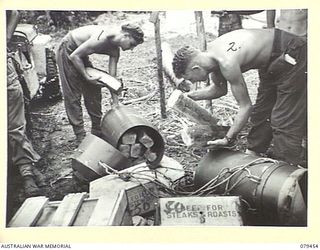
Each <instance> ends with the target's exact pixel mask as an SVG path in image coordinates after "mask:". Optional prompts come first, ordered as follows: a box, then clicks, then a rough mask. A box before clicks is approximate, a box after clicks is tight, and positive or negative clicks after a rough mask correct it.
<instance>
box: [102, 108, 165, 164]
mask: <svg viewBox="0 0 320 250" xmlns="http://www.w3.org/2000/svg"><path fill="white" fill-rule="evenodd" d="M101 131H102V134H103V138H104V139H105V140H106V141H107V142H109V143H110V144H111V145H112V146H114V147H116V148H117V149H119V147H121V143H122V139H123V137H124V136H125V135H126V134H128V133H137V134H141V133H145V134H147V135H148V136H149V137H150V138H151V139H152V141H153V142H154V143H153V145H152V146H150V148H148V150H149V151H151V152H153V153H154V154H155V155H156V156H155V157H154V158H153V159H152V160H146V162H147V163H148V164H149V165H150V166H151V167H157V166H158V164H159V163H160V161H161V159H162V157H163V154H164V140H163V138H162V136H161V134H160V133H159V132H158V130H157V129H156V128H154V126H153V125H152V124H151V123H150V122H148V121H146V120H145V119H143V118H142V117H141V116H140V115H139V114H137V111H135V110H134V109H132V108H129V107H126V106H122V105H120V106H117V107H114V108H112V109H111V110H109V111H108V112H107V113H106V114H105V116H104V117H103V119H102V122H101ZM137 140H138V139H137ZM144 150H147V149H146V148H144Z"/></svg>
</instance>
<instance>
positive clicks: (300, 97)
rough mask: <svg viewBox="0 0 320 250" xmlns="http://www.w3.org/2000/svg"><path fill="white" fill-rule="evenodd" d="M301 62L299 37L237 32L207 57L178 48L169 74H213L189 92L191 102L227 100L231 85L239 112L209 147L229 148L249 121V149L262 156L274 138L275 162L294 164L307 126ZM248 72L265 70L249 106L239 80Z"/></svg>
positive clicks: (223, 38) (224, 37) (302, 43)
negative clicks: (261, 94)
mask: <svg viewBox="0 0 320 250" xmlns="http://www.w3.org/2000/svg"><path fill="white" fill-rule="evenodd" d="M306 60H307V58H306V42H305V39H303V38H300V37H297V36H295V35H293V34H290V33H287V32H284V31H281V30H278V29H252V30H236V31H232V32H229V33H227V34H224V35H222V36H221V37H218V38H217V39H215V40H214V41H212V42H211V43H209V44H208V49H207V51H206V52H200V51H199V50H197V49H195V48H192V47H190V46H185V47H183V48H181V49H179V50H178V51H177V52H176V54H175V56H174V59H173V70H174V73H175V74H176V76H177V77H178V78H184V79H187V80H190V81H191V82H197V81H205V80H207V78H208V76H209V74H210V73H212V74H211V78H212V80H213V83H212V84H211V85H210V86H208V87H207V88H204V89H200V90H196V91H192V92H189V93H188V96H189V97H190V98H192V99H194V100H208V99H215V98H219V97H221V96H223V95H226V94H227V91H228V87H227V82H229V83H230V88H231V91H232V94H233V96H234V97H235V99H236V100H237V102H238V104H239V112H238V114H237V115H236V117H235V120H234V122H233V124H232V125H231V127H230V129H229V131H228V132H227V134H226V136H225V137H224V138H222V139H217V140H214V141H209V142H208V145H211V147H214V148H218V147H226V146H230V145H232V144H233V143H234V141H235V140H236V137H237V134H238V133H239V132H240V130H241V129H242V128H243V127H244V126H245V124H246V123H247V121H248V118H249V117H250V116H251V120H252V123H253V127H254V129H253V130H251V131H250V133H249V136H250V138H251V140H250V144H249V146H248V147H249V149H250V150H253V151H255V152H259V153H263V152H265V151H266V150H267V149H268V147H269V144H270V142H271V139H272V138H273V139H274V144H275V149H276V150H275V152H276V157H277V158H278V159H281V160H285V161H287V162H289V163H293V164H299V161H300V159H299V153H300V151H301V150H302V149H301V138H302V136H303V134H304V133H303V128H304V126H305V123H306V79H307V77H306ZM249 69H265V71H266V75H265V77H264V78H262V79H261V83H260V86H259V89H258V97H257V101H256V104H255V105H254V106H253V105H252V103H251V100H250V97H249V94H248V89H247V86H246V83H245V81H244V78H243V76H242V73H243V72H245V71H247V70H249ZM260 93H264V95H263V98H260Z"/></svg>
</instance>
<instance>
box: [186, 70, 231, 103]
mask: <svg viewBox="0 0 320 250" xmlns="http://www.w3.org/2000/svg"><path fill="white" fill-rule="evenodd" d="M210 76H211V81H212V84H211V85H210V86H208V87H206V88H203V89H200V90H196V91H191V92H189V93H188V97H190V98H191V99H193V100H195V101H197V100H211V99H217V98H219V97H221V96H224V95H226V94H227V93H228V86H227V81H226V80H225V79H224V78H223V77H222V76H221V73H220V71H219V72H213V73H212V74H210Z"/></svg>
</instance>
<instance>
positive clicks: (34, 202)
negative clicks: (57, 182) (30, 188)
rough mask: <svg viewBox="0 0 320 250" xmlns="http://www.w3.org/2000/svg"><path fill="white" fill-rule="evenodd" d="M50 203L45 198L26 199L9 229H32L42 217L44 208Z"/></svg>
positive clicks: (11, 221)
mask: <svg viewBox="0 0 320 250" xmlns="http://www.w3.org/2000/svg"><path fill="white" fill-rule="evenodd" d="M47 203H48V198H46V197H44V196H39V197H31V198H28V199H26V200H25V201H24V202H23V204H22V206H21V207H20V208H19V210H18V211H17V212H16V214H15V215H14V216H13V218H12V219H11V220H10V222H9V224H8V227H31V226H34V225H35V224H36V222H37V220H38V219H39V217H40V216H41V213H42V211H43V208H44V207H45V205H46V204H47Z"/></svg>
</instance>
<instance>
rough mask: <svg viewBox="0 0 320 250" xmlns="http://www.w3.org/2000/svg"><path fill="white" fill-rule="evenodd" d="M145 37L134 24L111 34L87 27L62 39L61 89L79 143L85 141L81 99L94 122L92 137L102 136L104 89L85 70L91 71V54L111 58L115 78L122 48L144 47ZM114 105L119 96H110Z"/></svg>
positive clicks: (59, 65) (96, 26) (98, 27)
mask: <svg viewBox="0 0 320 250" xmlns="http://www.w3.org/2000/svg"><path fill="white" fill-rule="evenodd" d="M143 37H144V33H143V31H142V30H141V28H140V27H139V26H137V25H135V24H125V25H122V26H121V28H120V29H118V30H111V29H110V28H108V27H105V26H100V25H88V26H83V27H80V28H77V29H75V30H72V31H70V32H69V33H68V34H67V35H66V36H65V37H64V38H63V39H62V42H61V44H60V46H59V48H58V51H57V63H58V68H59V74H60V80H61V86H62V91H63V96H64V103H65V108H66V112H67V116H68V119H69V122H70V124H71V125H72V127H73V131H74V133H75V135H76V141H77V143H80V142H81V141H82V139H83V138H84V137H85V135H86V132H85V129H84V121H83V113H82V107H81V97H82V95H83V98H84V105H85V106H86V109H87V111H88V114H89V116H90V118H91V122H92V128H91V133H92V134H94V135H96V136H100V135H101V129H100V122H101V117H102V112H101V85H100V84H99V83H98V81H97V80H98V78H97V77H93V76H91V75H89V74H88V73H87V72H86V70H85V68H86V67H92V64H91V62H90V61H89V57H88V56H89V55H91V54H94V53H95V54H104V55H109V74H110V75H111V76H114V77H115V76H116V72H117V63H118V60H119V56H120V48H121V49H122V50H129V49H133V48H134V47H136V46H137V45H138V44H141V43H143V41H144V39H143ZM111 95H112V99H113V103H117V98H118V96H117V95H116V94H115V93H113V92H111Z"/></svg>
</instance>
